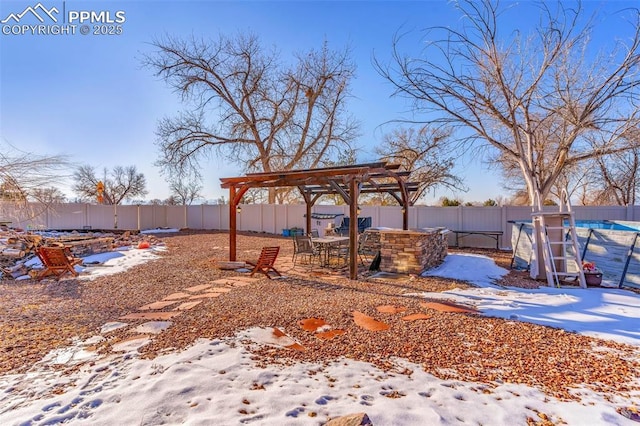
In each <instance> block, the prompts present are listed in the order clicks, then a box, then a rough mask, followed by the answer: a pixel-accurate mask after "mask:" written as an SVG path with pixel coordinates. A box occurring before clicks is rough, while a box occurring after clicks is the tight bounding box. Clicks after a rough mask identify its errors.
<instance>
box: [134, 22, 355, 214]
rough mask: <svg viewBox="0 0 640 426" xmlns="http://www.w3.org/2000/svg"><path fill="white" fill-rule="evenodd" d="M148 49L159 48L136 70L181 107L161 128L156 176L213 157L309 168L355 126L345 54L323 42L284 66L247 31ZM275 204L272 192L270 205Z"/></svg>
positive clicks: (346, 139)
mask: <svg viewBox="0 0 640 426" xmlns="http://www.w3.org/2000/svg"><path fill="white" fill-rule="evenodd" d="M153 44H154V46H155V47H156V48H157V49H158V50H157V52H155V53H154V54H152V55H148V56H147V57H146V58H145V60H144V64H145V65H147V66H149V67H151V68H152V69H153V70H154V71H155V72H156V74H157V75H158V76H160V77H162V78H163V79H164V80H165V81H166V82H167V83H168V84H169V85H170V86H171V87H173V88H174V89H175V91H176V92H177V93H178V94H179V95H180V96H181V97H182V100H183V102H184V103H185V104H187V106H188V107H189V110H188V111H186V112H184V113H182V114H181V115H179V116H178V117H174V118H164V119H163V120H162V121H161V122H160V125H159V127H158V130H157V134H158V138H159V139H158V142H157V144H158V146H159V148H160V152H161V153H160V158H159V160H158V161H157V164H158V165H159V166H160V167H161V168H162V169H163V170H170V171H171V172H172V173H175V172H178V173H183V172H184V171H185V170H189V171H192V172H195V173H198V169H199V161H200V160H201V159H202V157H203V156H206V155H207V154H211V153H212V152H217V153H219V154H222V155H225V156H226V157H227V158H228V159H229V160H230V161H232V162H233V163H236V164H239V165H241V167H242V168H243V169H244V171H247V172H256V171H258V172H271V171H276V170H290V169H294V168H301V169H302V168H314V167H317V166H319V165H322V164H323V161H325V160H327V159H328V158H331V157H332V156H333V155H335V154H337V153H339V152H341V151H343V150H345V149H349V148H350V143H351V142H352V141H353V139H354V138H355V137H356V136H357V128H358V124H357V123H356V122H355V121H354V120H353V119H352V118H351V117H350V116H349V115H348V114H347V112H346V110H345V106H346V101H347V99H348V96H349V84H350V81H351V79H352V78H353V76H354V72H355V66H354V65H353V63H352V62H351V61H350V59H349V51H348V49H344V50H342V51H333V50H330V49H329V47H328V45H327V43H325V44H324V45H323V46H322V48H321V49H319V50H310V51H309V52H306V53H302V54H298V55H295V57H294V58H293V60H291V61H286V64H285V62H282V61H281V60H280V59H279V58H280V55H279V52H277V51H275V50H269V49H266V48H265V47H264V46H262V45H261V44H260V42H259V40H258V39H257V37H255V36H251V35H250V36H245V35H242V34H239V35H237V36H235V38H228V37H224V36H220V38H219V39H218V40H217V41H204V40H197V39H195V38H193V39H191V40H189V41H183V40H178V39H172V38H168V39H165V40H158V41H155V42H154V43H153ZM288 63H291V64H292V65H288ZM275 201H276V197H275V192H274V191H271V192H270V193H269V202H270V203H273V202H275Z"/></svg>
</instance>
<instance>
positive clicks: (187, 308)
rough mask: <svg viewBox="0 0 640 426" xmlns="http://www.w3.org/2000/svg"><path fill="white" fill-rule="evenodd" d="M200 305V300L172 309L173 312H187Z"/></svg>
mask: <svg viewBox="0 0 640 426" xmlns="http://www.w3.org/2000/svg"><path fill="white" fill-rule="evenodd" d="M200 303H202V300H194V301H193V302H184V303H181V304H180V305H179V306H176V307H175V308H173V310H174V311H188V310H189V309H191V308H193V307H194V306H197V305H199V304H200Z"/></svg>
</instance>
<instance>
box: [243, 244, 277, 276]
mask: <svg viewBox="0 0 640 426" xmlns="http://www.w3.org/2000/svg"><path fill="white" fill-rule="evenodd" d="M279 252H280V247H262V252H260V257H259V258H258V260H257V261H256V262H252V261H247V262H246V263H247V264H248V265H251V266H253V270H252V271H251V275H250V276H253V274H255V273H256V272H260V273H263V274H265V275H266V276H267V278H269V279H271V275H270V272H273V273H274V274H275V275H276V276H278V277H281V276H282V275H281V274H280V272H278V271H277V270H276V268H274V266H273V265H274V264H275V263H276V258H277V257H278V253H279Z"/></svg>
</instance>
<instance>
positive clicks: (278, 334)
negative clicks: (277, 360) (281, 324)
mask: <svg viewBox="0 0 640 426" xmlns="http://www.w3.org/2000/svg"><path fill="white" fill-rule="evenodd" d="M273 335H274V336H276V337H284V336H286V334H285V332H284V331H282V330H280V329H279V328H276V327H273Z"/></svg>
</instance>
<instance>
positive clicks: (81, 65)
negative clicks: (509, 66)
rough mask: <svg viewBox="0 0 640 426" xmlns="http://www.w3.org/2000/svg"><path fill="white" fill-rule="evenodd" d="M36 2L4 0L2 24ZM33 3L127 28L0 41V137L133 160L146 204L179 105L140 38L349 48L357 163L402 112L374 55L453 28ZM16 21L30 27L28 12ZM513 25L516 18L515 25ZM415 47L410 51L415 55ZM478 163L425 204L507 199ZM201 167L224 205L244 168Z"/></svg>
mask: <svg viewBox="0 0 640 426" xmlns="http://www.w3.org/2000/svg"><path fill="white" fill-rule="evenodd" d="M37 3H38V1H37V0H34V1H31V2H25V1H6V0H2V2H1V3H0V20H3V19H5V18H6V17H7V16H9V14H11V13H20V12H22V11H23V10H25V8H26V7H28V6H32V7H35V5H36V4H37ZM41 3H42V5H43V6H44V7H46V8H49V9H50V8H51V7H56V8H58V9H59V10H62V9H63V8H64V10H66V11H72V10H73V11H95V12H99V11H108V12H109V13H110V14H111V16H112V17H113V16H114V15H115V13H116V12H117V11H124V12H125V16H126V21H125V22H124V23H122V24H121V27H122V34H120V35H93V34H88V35H81V34H79V31H78V30H77V31H78V33H76V34H69V35H30V34H8V35H7V34H0V140H2V142H7V143H10V144H12V145H14V146H18V147H21V148H22V149H24V150H27V151H30V152H34V153H38V154H51V155H53V154H64V155H68V156H69V158H70V159H71V161H73V162H75V163H77V164H89V165H91V166H94V167H95V168H97V169H98V170H101V169H102V168H103V167H106V168H109V169H111V168H112V167H113V166H116V165H121V166H129V165H135V166H136V167H137V168H138V171H140V172H142V173H144V174H145V176H146V178H147V183H148V189H149V194H148V195H147V199H152V198H166V197H167V196H169V195H170V194H169V190H168V188H167V184H166V182H165V181H164V179H163V178H162V177H161V176H160V173H159V170H158V169H157V168H156V167H155V166H154V165H153V163H154V161H155V160H156V158H157V156H158V152H157V149H156V146H155V145H154V141H155V133H154V132H155V128H156V124H157V122H158V120H160V119H161V118H162V117H164V116H167V115H169V116H171V115H174V114H176V113H177V112H178V111H180V110H181V109H182V105H181V104H180V102H179V98H178V97H177V96H176V95H175V94H174V93H172V92H171V90H170V89H169V88H168V87H167V86H166V85H165V83H164V82H163V81H160V80H158V79H157V78H156V77H154V76H153V73H152V71H151V70H150V69H145V68H143V67H142V66H141V57H142V56H143V55H144V54H145V53H149V52H150V51H152V48H151V46H150V44H149V43H150V42H151V41H152V40H153V39H154V38H156V37H160V36H163V35H165V34H168V35H171V36H178V37H181V36H184V37H188V36H191V35H192V34H193V35H197V36H203V37H209V36H210V37H212V38H215V37H217V36H218V34H219V33H223V34H234V33H237V32H242V31H251V32H253V33H255V34H257V35H258V36H259V37H260V38H261V39H262V40H263V42H264V43H265V44H266V45H274V46H276V47H277V48H278V49H279V50H280V51H281V53H282V55H283V57H285V56H286V55H289V54H291V53H293V52H300V51H305V50H308V49H309V48H317V47H319V46H320V45H321V44H322V42H323V41H325V40H326V41H328V42H329V44H330V46H334V47H336V48H341V47H343V46H344V45H346V44H349V45H350V46H351V48H352V51H353V59H354V60H355V62H356V63H357V67H358V70H357V78H356V80H355V81H354V82H353V95H354V99H353V100H352V102H351V105H350V109H351V112H352V113H353V114H354V115H355V116H356V118H358V119H359V120H360V121H361V122H362V128H361V133H362V136H361V137H360V139H359V140H358V144H359V145H360V146H361V147H362V148H363V149H362V152H360V154H359V159H358V160H359V161H370V160H373V159H374V158H375V157H374V154H373V147H374V146H375V145H376V144H378V143H380V141H381V140H382V135H383V133H384V129H385V128H381V127H380V125H381V124H383V123H385V122H387V121H389V120H394V119H398V118H401V117H403V116H406V114H405V112H406V105H405V104H404V103H403V101H402V100H400V99H392V98H390V95H391V92H392V89H391V87H390V85H389V84H388V83H386V82H385V81H384V80H383V79H382V77H380V76H379V75H378V74H377V72H376V71H375V70H374V68H373V66H372V60H371V59H372V57H373V55H374V54H375V55H376V57H378V58H382V59H384V58H386V57H387V56H388V55H389V53H390V50H391V40H392V38H393V35H394V33H395V32H396V31H398V30H399V29H400V28H403V29H411V30H413V29H415V30H420V29H423V28H425V27H428V26H431V25H439V24H447V25H455V24H456V22H457V20H458V19H459V15H458V13H457V12H456V11H455V9H454V8H453V7H452V6H451V5H450V4H449V3H448V2H446V1H411V2H402V1H394V2H391V1H351V2H343V1H298V2H287V1H259V2H249V1H234V2H227V1H144V0H139V1H122V2H116V1H113V2H101V1H91V2H87V1H84V2H82V1H71V0H69V1H66V2H63V1H61V0H60V1H57V0H56V1H47V0H43V1H42V2H41ZM525 3H526V2H525ZM634 3H635V2H629V1H612V2H608V3H607V2H600V1H591V2H586V3H585V6H586V7H587V8H588V9H589V10H594V9H598V8H603V9H604V11H605V12H612V11H614V10H619V9H621V8H623V7H628V6H631V5H633V4H634ZM635 4H637V3H635ZM518 16H520V17H526V16H527V14H526V13H525V14H518ZM528 20H529V21H531V20H530V19H528ZM523 21H524V19H523ZM533 21H535V20H533ZM24 23H29V24H37V23H38V22H37V21H36V20H35V19H34V18H33V17H32V16H25V17H24V18H23V21H21V24H24ZM519 24H520V23H519V22H518V20H514V21H513V25H514V26H516V27H518V26H519ZM605 24H606V25H605V26H603V31H602V32H599V33H597V35H598V36H601V37H603V38H605V39H607V38H609V37H610V36H611V37H612V36H613V35H612V34H610V33H609V30H610V29H611V28H612V25H611V24H612V22H605ZM522 25H524V23H522ZM91 27H93V25H92V26H91ZM419 48H420V46H419V45H417V46H416V51H418V50H419ZM386 129H389V128H386ZM481 160H482V159H481V158H480V157H475V158H472V159H466V160H465V161H464V162H462V163H460V165H459V166H458V170H457V172H458V173H459V174H460V175H461V176H463V177H464V178H465V182H466V184H467V186H468V187H469V188H470V191H469V192H467V193H459V194H453V193H451V192H449V191H438V192H437V193H436V194H435V195H433V194H432V195H431V196H430V197H429V199H428V200H427V202H429V203H432V202H434V201H435V199H437V198H438V197H440V196H447V197H452V196H456V195H457V196H459V197H460V198H462V199H463V200H464V201H484V200H486V199H488V198H495V197H496V196H499V195H505V191H504V190H503V189H502V188H501V187H500V185H499V174H498V173H497V172H495V171H490V170H488V169H487V168H486V167H484V166H483V164H482V161H481ZM204 165H205V170H204V171H203V172H204V176H205V181H204V182H203V183H204V189H203V194H204V196H205V198H206V199H216V198H218V197H220V196H225V198H226V197H227V195H228V194H227V191H224V190H222V189H221V188H220V182H219V178H220V177H228V176H236V175H240V174H241V170H240V169H239V168H237V167H236V166H232V165H228V164H223V163H222V162H221V161H218V160H216V159H215V158H212V159H211V161H210V162H209V163H208V164H204ZM65 192H67V194H68V195H69V196H73V194H71V193H70V192H69V191H65Z"/></svg>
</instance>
